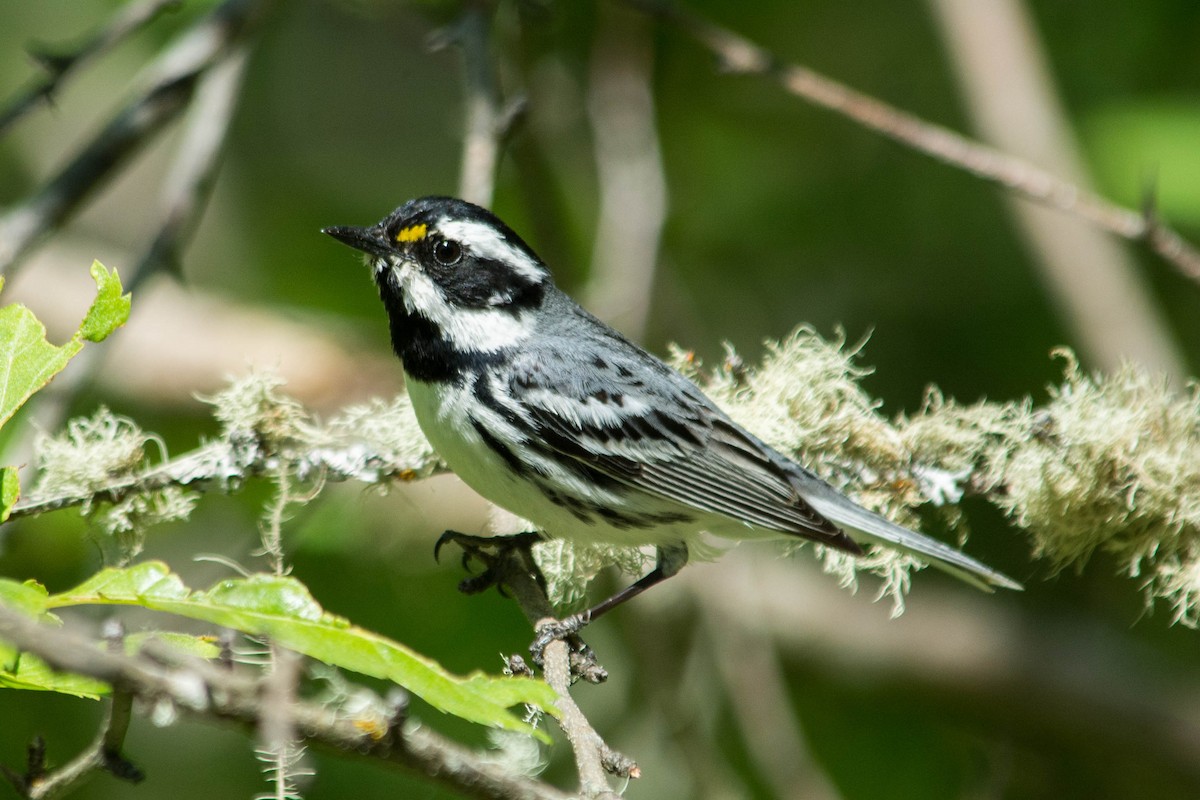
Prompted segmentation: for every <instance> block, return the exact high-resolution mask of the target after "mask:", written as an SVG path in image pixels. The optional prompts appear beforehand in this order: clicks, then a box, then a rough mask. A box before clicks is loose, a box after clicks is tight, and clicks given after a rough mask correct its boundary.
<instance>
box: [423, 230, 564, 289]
mask: <svg viewBox="0 0 1200 800" xmlns="http://www.w3.org/2000/svg"><path fill="white" fill-rule="evenodd" d="M436 228H437V231H438V233H440V234H442V235H443V236H445V237H446V238H448V239H454V240H455V241H457V242H458V243H459V244H461V245H462V246H463V247H464V248H466V249H467V250H468V251H470V252H471V253H473V254H475V255H476V256H478V257H480V258H486V259H490V260H492V261H501V262H504V263H505V264H508V265H509V266H511V267H512V269H513V270H515V271H516V272H517V273H518V274H520V275H521V276H522V277H524V278H527V279H528V280H529V281H530V282H532V283H541V282H543V281H544V280H545V279H546V273H545V268H544V267H543V266H542V265H541V264H539V263H538V262H537V261H536V260H535V259H533V258H530V257H529V255H528V254H527V253H526V252H525V251H524V250H522V249H521V248H519V247H515V246H514V245H512V244H511V243H510V242H509V241H508V240H507V239H505V238H504V236H502V235H501V234H500V233H499V231H497V230H496V229H495V228H493V227H492V226H490V225H485V224H484V223H482V222H475V221H474V220H467V219H450V218H449V217H443V218H442V219H440V220H438V223H437V225H436Z"/></svg>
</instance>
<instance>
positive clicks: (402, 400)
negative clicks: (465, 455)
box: [326, 395, 441, 480]
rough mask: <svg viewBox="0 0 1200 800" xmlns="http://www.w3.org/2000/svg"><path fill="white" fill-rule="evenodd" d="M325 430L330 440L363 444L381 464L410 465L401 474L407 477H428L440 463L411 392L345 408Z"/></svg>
mask: <svg viewBox="0 0 1200 800" xmlns="http://www.w3.org/2000/svg"><path fill="white" fill-rule="evenodd" d="M326 433H327V434H328V435H329V436H330V437H331V441H336V442H342V443H345V442H354V443H357V444H360V445H362V446H363V447H364V448H366V449H368V450H370V451H371V453H373V454H374V455H375V456H377V457H378V459H379V461H380V462H381V463H386V464H396V465H401V464H404V465H408V466H407V467H405V468H404V471H403V473H402V474H401V475H399V477H401V478H402V479H404V480H416V479H418V478H426V477H428V476H429V475H431V474H432V473H433V471H434V470H435V469H436V468H437V467H438V466H440V465H441V460H440V459H439V458H438V456H437V454H436V453H434V451H433V448H432V447H431V446H430V444H429V440H428V439H426V438H425V435H424V434H423V433H421V426H420V425H419V424H417V417H416V414H415V412H414V411H413V407H412V401H410V400H409V398H408V395H400V396H399V397H396V398H395V399H393V400H380V399H375V400H372V401H371V402H369V403H365V404H363V405H357V406H351V407H349V408H346V409H344V410H343V411H342V412H341V413H340V414H339V415H338V416H337V417H335V418H333V419H332V420H330V422H329V425H328V427H327V428H326Z"/></svg>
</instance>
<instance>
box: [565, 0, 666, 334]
mask: <svg viewBox="0 0 1200 800" xmlns="http://www.w3.org/2000/svg"><path fill="white" fill-rule="evenodd" d="M604 12H607V13H604ZM601 13H602V20H603V21H602V23H601V33H600V35H599V36H598V37H597V42H596V44H595V52H594V53H593V55H592V67H591V77H590V79H589V89H588V102H587V108H588V119H589V120H590V121H591V126H592V132H593V137H592V139H593V150H594V152H595V158H596V177H597V179H598V180H599V183H600V213H599V219H598V221H597V225H596V235H595V241H594V244H593V246H592V265H591V274H590V276H589V279H588V286H587V292H586V295H585V297H586V303H585V305H587V306H588V308H590V309H591V310H592V311H594V312H595V313H596V314H597V315H599V316H600V317H602V318H604V319H605V320H607V321H609V322H610V323H612V324H613V325H615V326H616V327H617V328H619V329H621V331H622V332H623V333H626V334H627V335H629V336H631V337H633V338H634V339H640V338H641V337H642V335H643V334H644V333H645V330H646V322H647V319H648V317H649V315H650V298H651V297H652V295H653V292H652V289H653V287H654V275H655V268H656V267H657V265H658V248H659V241H660V239H661V237H662V228H663V223H664V221H665V220H666V214H667V181H666V177H665V175H664V174H663V163H662V154H661V153H660V152H659V145H658V131H657V129H656V128H655V115H654V89H653V81H652V80H651V76H652V74H653V72H654V47H653V42H652V40H651V37H650V26H649V25H648V24H647V23H646V21H645V20H644V19H643V18H641V17H639V16H637V15H634V14H631V13H629V12H628V11H625V10H623V9H611V8H602V9H601Z"/></svg>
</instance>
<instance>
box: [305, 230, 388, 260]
mask: <svg viewBox="0 0 1200 800" xmlns="http://www.w3.org/2000/svg"><path fill="white" fill-rule="evenodd" d="M321 233H325V234H328V235H330V236H332V237H333V238H335V239H337V240H338V241H339V242H341V243H342V244H345V245H349V246H350V247H353V248H354V249H355V250H361V251H363V252H364V253H370V254H371V255H374V256H381V255H385V254H386V253H387V252H388V250H389V249H390V245H391V243H390V242H389V241H388V240H387V237H385V236H383V235H382V233H381V232H380V231H379V229H378V228H357V227H355V226H353V225H333V226H330V227H328V228H322V229H321Z"/></svg>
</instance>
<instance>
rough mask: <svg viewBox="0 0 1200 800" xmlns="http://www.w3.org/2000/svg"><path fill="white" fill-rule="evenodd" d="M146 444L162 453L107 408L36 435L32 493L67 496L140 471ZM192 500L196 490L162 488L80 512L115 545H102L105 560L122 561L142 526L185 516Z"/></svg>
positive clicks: (134, 550)
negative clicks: (63, 427)
mask: <svg viewBox="0 0 1200 800" xmlns="http://www.w3.org/2000/svg"><path fill="white" fill-rule="evenodd" d="M150 443H154V444H156V445H157V446H158V448H159V450H160V451H165V448H164V446H163V444H162V442H161V440H159V439H158V438H157V437H155V436H152V435H150V434H147V433H145V432H144V431H142V430H141V429H140V428H139V427H138V426H137V425H136V424H134V422H133V421H132V420H130V419H128V418H126V417H121V416H117V415H116V414H113V413H112V412H111V411H109V410H108V409H107V408H103V407H102V408H100V409H99V410H98V411H96V413H95V414H93V415H92V416H91V417H82V418H78V419H73V420H71V421H70V422H68V423H67V427H66V430H64V431H63V432H62V433H60V434H58V435H56V436H49V435H45V434H41V435H39V436H38V437H37V440H36V442H35V448H36V451H37V454H38V480H37V484H36V486H35V488H34V490H33V494H34V495H35V496H58V495H66V496H71V495H87V494H91V493H93V492H96V491H97V490H99V489H101V488H103V487H105V486H108V485H110V484H111V483H112V482H113V481H114V480H115V479H118V478H122V477H127V476H131V475H134V474H135V473H136V472H138V471H139V470H141V469H142V468H143V467H144V466H145V464H146V446H147V445H148V444H150ZM164 455H165V453H164ZM195 502H196V495H195V494H193V493H191V492H187V491H185V490H184V489H181V488H179V487H167V488H165V489H159V490H155V491H152V492H141V493H136V494H130V495H128V496H127V497H124V498H122V499H120V500H118V501H117V502H115V503H112V504H106V503H94V502H88V503H86V504H85V505H84V507H83V512H84V513H85V514H90V515H91V517H92V520H93V521H94V522H95V523H96V525H97V527H98V528H99V529H100V530H102V531H103V532H104V533H106V534H107V535H108V536H109V537H110V541H111V543H112V544H113V545H114V546H115V552H113V550H114V548H109V547H105V548H104V549H105V551H106V553H108V557H109V560H110V561H114V562H117V563H123V562H126V561H128V560H129V559H131V558H133V557H134V556H136V555H137V554H138V553H140V552H141V550H142V545H143V541H144V532H145V530H146V529H147V528H149V527H151V526H153V525H157V524H160V523H164V522H169V521H173V520H179V519H186V518H187V516H188V515H189V514H190V513H191V511H192V508H193V507H194V505H195Z"/></svg>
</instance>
